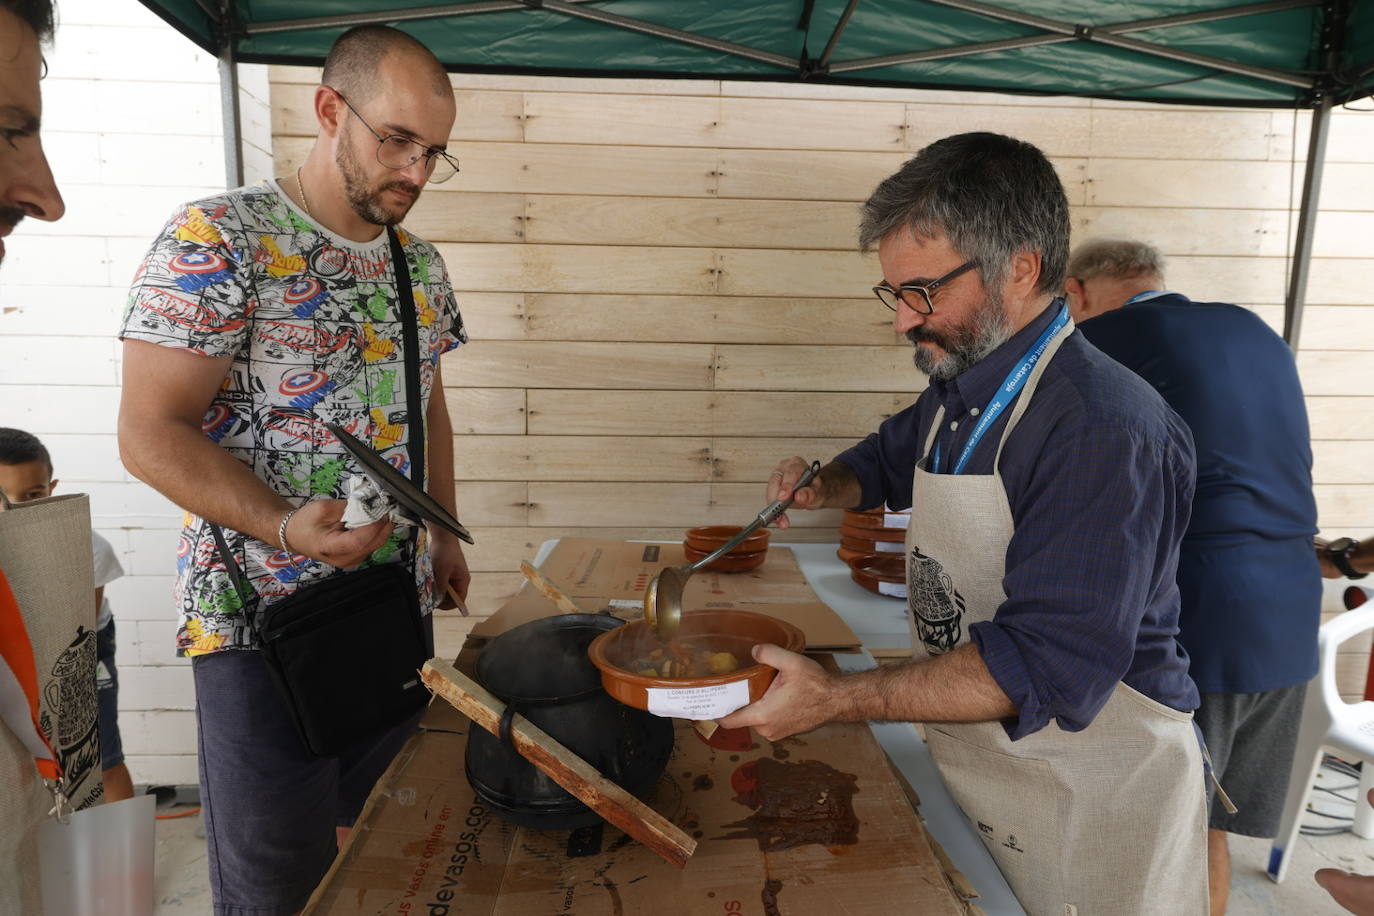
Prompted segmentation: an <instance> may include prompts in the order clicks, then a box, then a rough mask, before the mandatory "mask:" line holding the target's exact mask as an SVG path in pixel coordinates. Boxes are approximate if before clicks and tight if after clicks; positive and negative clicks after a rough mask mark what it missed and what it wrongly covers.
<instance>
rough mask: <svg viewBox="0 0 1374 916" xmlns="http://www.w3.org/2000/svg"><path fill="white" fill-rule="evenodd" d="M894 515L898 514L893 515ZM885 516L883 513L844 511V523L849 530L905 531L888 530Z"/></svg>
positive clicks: (902, 529)
mask: <svg viewBox="0 0 1374 916" xmlns="http://www.w3.org/2000/svg"><path fill="white" fill-rule="evenodd" d="M893 514H894V515H896V514H898V513H895V512H894V513H893ZM886 522H887V515H886V513H884V512H878V513H876V514H875V513H871V512H855V511H854V510H853V509H846V510H844V522H843V524H845V525H848V526H849V527H851V528H877V529H880V530H884V531H905V530H906V529H905V528H888V527H887V526H886Z"/></svg>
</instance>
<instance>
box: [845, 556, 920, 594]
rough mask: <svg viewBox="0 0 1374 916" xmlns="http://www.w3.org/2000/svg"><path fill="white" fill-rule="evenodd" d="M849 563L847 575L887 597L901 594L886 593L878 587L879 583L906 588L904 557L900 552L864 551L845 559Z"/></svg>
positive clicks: (870, 589)
mask: <svg viewBox="0 0 1374 916" xmlns="http://www.w3.org/2000/svg"><path fill="white" fill-rule="evenodd" d="M846 562H848V563H849V576H850V578H851V579H853V580H854V581H855V582H857V583H859V584H860V585H862V586H863V587H864V588H866V589H868V590H869V591H870V592H876V593H877V594H879V595H883V596H884V597H887V598H900V597H902V596H901V595H888V594H886V593H885V592H883V591H882V590H881V589H879V587H878V585H879V583H887V584H889V585H900V586H902V588H903V589H905V588H906V568H905V567H906V559H905V557H903V556H902V554H900V553H865V554H860V555H859V556H856V557H853V558H852V559H850V560H848V561H846Z"/></svg>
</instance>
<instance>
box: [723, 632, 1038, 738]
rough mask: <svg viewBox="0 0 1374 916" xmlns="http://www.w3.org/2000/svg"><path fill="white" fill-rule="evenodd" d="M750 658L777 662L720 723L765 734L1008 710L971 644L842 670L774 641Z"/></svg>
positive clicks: (999, 714) (976, 717) (982, 717)
mask: <svg viewBox="0 0 1374 916" xmlns="http://www.w3.org/2000/svg"><path fill="white" fill-rule="evenodd" d="M754 658H755V659H756V660H758V661H759V662H762V663H763V664H765V665H770V666H772V667H774V668H777V669H778V676H777V678H776V679H774V681H773V684H772V686H770V687H769V688H768V692H767V693H765V694H764V695H763V698H762V699H760V700H759V701H758V702H756V703H754V704H752V705H750V706H746V707H745V708H744V709H741V710H739V711H738V712H735V713H732V714H731V715H729V716H727V717H726V718H724V719H722V720H721V725H723V726H724V727H726V728H738V727H741V726H746V725H747V726H752V727H753V728H755V729H756V730H757V731H758V733H759V734H760V735H762V736H763V737H765V738H768V739H770V740H776V739H778V738H785V737H787V736H788V735H795V734H798V733H800V732H805V731H810V730H811V729H813V728H818V727H819V726H821V725H824V724H825V723H827V722H867V721H870V720H880V721H881V720H886V721H893V722H986V721H992V720H996V719H1006V718H1009V717H1011V716H1014V715H1016V707H1015V706H1014V705H1012V702H1011V700H1010V699H1009V698H1008V697H1007V695H1006V693H1004V692H1003V691H1002V688H1001V687H1000V686H998V684H997V682H996V681H995V680H994V679H993V677H992V674H991V673H990V672H989V671H988V669H987V665H985V664H984V663H983V657H982V656H981V655H979V654H978V649H977V647H976V646H974V645H971V644H970V645H964V646H960V647H959V648H957V649H955V650H954V651H953V652H950V653H949V654H947V655H942V656H939V657H938V658H934V659H931V660H930V661H923V662H910V663H907V664H903V665H890V666H887V667H883V668H877V669H874V670H872V671H863V672H859V673H856V674H846V675H836V674H830V673H829V672H827V671H825V670H824V669H823V668H821V666H820V665H818V664H816V663H815V662H814V661H812V660H811V659H809V658H806V657H805V656H802V655H797V654H795V653H792V652H788V651H786V650H785V649H780V648H778V647H777V646H759V647H758V648H757V649H756V650H755V652H754Z"/></svg>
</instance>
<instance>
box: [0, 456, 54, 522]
mask: <svg viewBox="0 0 1374 916" xmlns="http://www.w3.org/2000/svg"><path fill="white" fill-rule="evenodd" d="M50 474H52V468H50V467H48V464H47V462H45V461H26V462H24V463H23V464H0V490H4V491H5V495H6V496H8V497H9V499H10V502H12V503H23V502H28V501H29V500H31V499H42V498H43V497H45V496H51V495H52V491H53V489H54V488H56V486H57V481H55V480H50V479H49V476H48V475H50ZM0 511H4V503H0Z"/></svg>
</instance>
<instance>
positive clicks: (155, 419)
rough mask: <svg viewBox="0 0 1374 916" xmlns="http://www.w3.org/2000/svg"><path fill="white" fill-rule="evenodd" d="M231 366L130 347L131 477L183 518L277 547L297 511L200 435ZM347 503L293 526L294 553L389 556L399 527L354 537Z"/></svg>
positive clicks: (304, 514) (122, 448)
mask: <svg viewBox="0 0 1374 916" xmlns="http://www.w3.org/2000/svg"><path fill="white" fill-rule="evenodd" d="M231 362H232V360H231V359H230V358H229V357H209V356H201V355H200V354H198V353H192V352H190V351H189V350H179V349H175V348H171V347H162V346H159V345H157V344H154V343H149V342H147V341H143V340H126V341H125V342H124V390H123V394H122V396H121V398H120V403H119V455H120V458H121V459H122V460H123V462H124V466H125V467H126V468H128V469H129V472H130V473H131V474H133V475H134V476H135V477H137V478H138V479H139V480H142V481H143V482H144V483H147V484H148V485H149V486H151V487H153V488H154V489H155V490H157V491H158V492H159V493H161V494H162V495H164V496H166V497H167V498H168V499H170V500H171V501H172V502H174V503H176V504H177V505H178V506H180V507H181V508H183V509H186V510H188V511H190V512H193V513H195V514H196V515H199V516H200V517H202V518H205V519H209V520H210V521H213V522H217V523H219V524H221V525H226V526H228V527H230V528H232V529H234V530H235V531H242V532H244V533H245V534H248V535H251V536H252V537H255V538H257V539H258V540H261V541H265V542H267V543H269V544H276V543H277V527H278V525H280V524H281V520H282V519H283V518H284V517H285V515H286V513H287V512H289V511H290V510H291V506H290V504H289V503H287V501H286V500H285V499H283V498H282V497H281V496H278V495H277V494H276V493H274V492H273V491H272V489H271V488H270V487H268V486H267V484H265V483H263V482H262V481H261V480H259V479H258V478H257V477H256V476H254V474H253V472H252V471H251V470H250V469H249V468H248V467H247V466H246V465H244V464H243V463H242V462H240V461H239V460H238V459H236V458H235V457H234V456H232V455H230V454H229V453H228V452H226V451H225V450H224V449H222V448H220V447H219V446H218V445H217V444H216V443H214V442H212V441H210V440H209V439H207V438H206V437H205V435H204V434H203V433H202V432H201V428H200V421H201V418H202V417H203V416H204V415H205V411H206V410H207V409H208V408H209V406H210V402H211V401H212V400H213V399H214V396H215V392H216V391H218V390H219V388H220V385H222V384H223V382H224V376H225V373H226V372H228V369H229V366H230V363H231ZM343 506H344V502H343V501H342V500H332V499H323V500H314V501H312V502H309V503H307V504H306V505H305V506H304V507H303V508H302V509H301V510H300V511H299V512H298V513H297V514H296V515H295V516H293V517H292V519H291V523H290V527H289V528H288V529H287V540H288V541H289V542H290V544H291V547H292V549H294V550H296V551H298V552H299V553H302V554H304V555H306V556H309V557H314V558H315V559H317V560H320V561H322V562H325V563H329V564H331V565H334V566H356V565H357V564H358V563H360V562H362V561H363V560H364V559H366V558H367V556H368V555H369V554H370V553H372V551H374V550H376V549H377V548H378V547H380V546H381V545H382V544H383V543H384V542H385V541H386V538H387V535H388V534H389V533H390V530H391V524H390V522H378V523H376V524H373V525H368V526H367V527H365V528H358V529H356V530H354V531H347V530H345V529H344V528H343V525H342V523H341V522H340V521H339V519H340V517H341V516H342V514H343Z"/></svg>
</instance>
